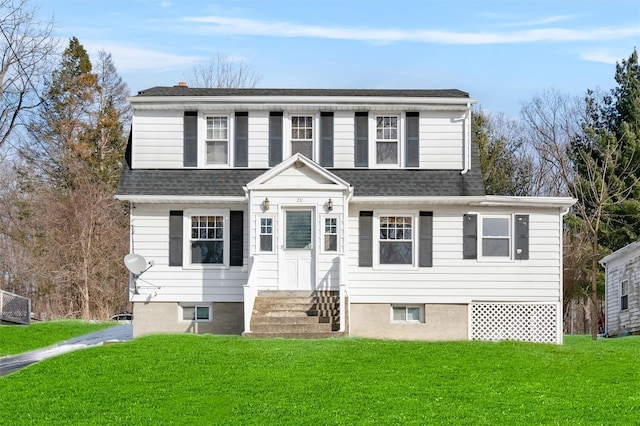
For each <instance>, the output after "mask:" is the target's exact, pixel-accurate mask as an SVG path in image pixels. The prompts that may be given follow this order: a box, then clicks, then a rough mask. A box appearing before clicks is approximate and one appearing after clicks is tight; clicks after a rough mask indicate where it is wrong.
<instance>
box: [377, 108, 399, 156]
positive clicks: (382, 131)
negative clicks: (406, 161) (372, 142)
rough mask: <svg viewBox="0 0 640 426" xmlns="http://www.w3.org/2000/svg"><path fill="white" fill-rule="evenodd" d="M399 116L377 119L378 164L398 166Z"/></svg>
mask: <svg viewBox="0 0 640 426" xmlns="http://www.w3.org/2000/svg"><path fill="white" fill-rule="evenodd" d="M399 121H400V120H399V118H398V116H395V115H385V116H378V117H376V163H377V164H398V152H399V134H398V123H399Z"/></svg>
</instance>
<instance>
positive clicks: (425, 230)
mask: <svg viewBox="0 0 640 426" xmlns="http://www.w3.org/2000/svg"><path fill="white" fill-rule="evenodd" d="M418 226H419V227H420V229H419V232H420V235H419V241H418V256H419V259H418V266H424V267H432V266H433V212H420V223H419V224H418Z"/></svg>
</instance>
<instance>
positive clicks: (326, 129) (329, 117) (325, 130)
mask: <svg viewBox="0 0 640 426" xmlns="http://www.w3.org/2000/svg"><path fill="white" fill-rule="evenodd" d="M320 165H321V166H323V167H333V113H332V112H322V113H320Z"/></svg>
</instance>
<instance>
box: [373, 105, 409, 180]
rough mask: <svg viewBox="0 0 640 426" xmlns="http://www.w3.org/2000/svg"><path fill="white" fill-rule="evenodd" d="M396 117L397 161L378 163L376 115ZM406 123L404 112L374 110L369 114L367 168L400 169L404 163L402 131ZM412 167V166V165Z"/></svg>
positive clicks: (403, 131)
mask: <svg viewBox="0 0 640 426" xmlns="http://www.w3.org/2000/svg"><path fill="white" fill-rule="evenodd" d="M391 116H393V117H398V163H397V164H378V155H377V149H378V138H377V132H376V127H377V118H378V117H391ZM405 125H406V114H405V113H404V112H402V113H399V112H384V111H380V112H377V111H376V112H375V114H370V115H369V168H370V169H401V168H403V167H402V165H403V164H404V163H405V158H404V157H405V140H404V133H405V129H404V127H405ZM412 168H413V167H412Z"/></svg>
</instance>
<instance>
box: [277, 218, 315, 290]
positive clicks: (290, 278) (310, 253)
mask: <svg viewBox="0 0 640 426" xmlns="http://www.w3.org/2000/svg"><path fill="white" fill-rule="evenodd" d="M283 214H284V235H283V237H284V238H283V241H284V245H283V247H282V251H281V256H282V267H283V268H282V269H283V270H282V271H281V272H282V274H281V278H280V280H279V281H280V282H279V285H278V287H279V289H280V290H312V289H313V285H312V283H313V277H314V253H315V247H314V241H315V238H314V227H313V223H314V211H313V210H312V209H285V210H284V212H283Z"/></svg>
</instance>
